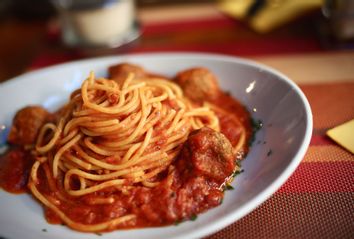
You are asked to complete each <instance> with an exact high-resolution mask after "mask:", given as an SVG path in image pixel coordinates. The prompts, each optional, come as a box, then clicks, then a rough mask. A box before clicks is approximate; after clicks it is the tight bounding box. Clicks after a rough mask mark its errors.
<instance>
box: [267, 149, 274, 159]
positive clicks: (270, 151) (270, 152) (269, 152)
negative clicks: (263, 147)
mask: <svg viewBox="0 0 354 239" xmlns="http://www.w3.org/2000/svg"><path fill="white" fill-rule="evenodd" d="M272 153H273V151H272V150H271V149H270V150H269V151H268V153H267V157H269V156H270V155H272Z"/></svg>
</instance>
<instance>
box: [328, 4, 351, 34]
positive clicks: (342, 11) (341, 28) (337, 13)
mask: <svg viewBox="0 0 354 239" xmlns="http://www.w3.org/2000/svg"><path fill="white" fill-rule="evenodd" d="M322 12H323V15H324V16H325V17H327V18H328V19H329V24H330V30H331V32H332V34H333V35H334V36H335V37H336V38H337V39H339V40H350V39H354V0H326V1H325V2H324V5H323V8H322Z"/></svg>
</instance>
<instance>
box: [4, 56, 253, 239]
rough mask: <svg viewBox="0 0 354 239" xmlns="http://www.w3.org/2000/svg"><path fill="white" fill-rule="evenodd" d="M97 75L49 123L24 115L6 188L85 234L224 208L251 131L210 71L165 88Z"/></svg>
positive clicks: (144, 79) (30, 112) (186, 74)
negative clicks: (31, 198)
mask: <svg viewBox="0 0 354 239" xmlns="http://www.w3.org/2000/svg"><path fill="white" fill-rule="evenodd" d="M109 72H110V74H109V78H108V79H106V78H96V77H95V75H94V73H92V72H91V73H90V75H89V76H88V78H87V79H86V80H85V81H84V82H83V83H82V85H81V88H80V89H78V90H75V91H74V92H73V93H72V94H71V96H70V98H69V101H68V102H67V103H66V104H65V105H64V106H63V107H62V108H61V109H59V110H58V111H57V112H56V113H54V114H51V113H49V112H47V111H46V110H45V109H43V108H41V107H39V106H28V107H25V108H24V109H21V110H20V111H18V112H17V114H16V116H15V118H14V122H13V126H12V128H11V130H10V134H9V137H8V141H9V142H10V143H12V144H13V146H14V147H13V148H11V150H10V151H9V153H8V154H6V155H5V156H1V158H0V187H2V188H4V189H6V190H7V191H9V192H20V191H21V190H22V191H24V190H25V189H26V186H27V187H28V188H29V189H30V192H31V193H32V195H33V196H34V197H35V198H36V199H38V200H39V201H40V202H41V203H42V204H43V205H44V208H45V216H46V219H47V220H48V222H50V223H55V224H59V223H63V224H66V225H67V226H69V227H70V228H72V229H74V230H78V231H83V232H104V231H111V230H115V229H122V228H136V227H151V226H161V225H169V224H172V223H174V222H179V221H182V220H188V219H190V218H194V217H195V215H197V214H199V213H201V212H204V211H206V210H208V209H210V208H213V207H216V206H218V205H220V203H221V202H222V199H223V196H224V190H225V188H227V184H228V183H230V182H231V180H232V178H233V176H234V175H236V174H237V173H235V172H237V171H238V170H239V167H238V165H237V163H236V160H241V159H243V158H244V156H245V154H246V153H247V152H248V144H247V142H248V141H249V139H250V137H251V134H252V129H251V126H250V117H249V114H248V112H247V111H246V110H245V108H244V107H243V106H242V105H241V104H240V103H238V102H237V101H236V100H235V99H233V98H232V97H231V96H230V95H228V94H225V93H224V92H222V91H221V90H220V89H219V88H218V82H217V78H216V77H215V76H214V75H213V74H212V73H211V72H210V71H209V70H208V69H206V68H192V69H188V70H186V71H183V72H180V73H178V74H177V75H176V77H175V79H173V80H167V79H165V78H163V77H159V76H156V75H153V74H149V73H146V72H145V71H144V69H142V68H141V67H139V66H135V65H132V64H127V63H123V64H119V65H116V66H112V67H110V68H109Z"/></svg>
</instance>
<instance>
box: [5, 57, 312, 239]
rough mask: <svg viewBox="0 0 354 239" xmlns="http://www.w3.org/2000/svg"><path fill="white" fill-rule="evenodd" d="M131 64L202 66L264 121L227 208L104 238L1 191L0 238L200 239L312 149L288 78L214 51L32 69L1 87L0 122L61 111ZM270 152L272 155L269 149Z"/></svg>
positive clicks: (248, 206)
mask: <svg viewBox="0 0 354 239" xmlns="http://www.w3.org/2000/svg"><path fill="white" fill-rule="evenodd" d="M122 61H128V62H132V63H135V64H139V65H141V66H143V67H145V68H146V69H148V70H149V71H151V72H156V73H160V74H163V75H167V76H173V75H174V74H175V73H176V72H178V71H180V70H183V69H186V68H190V67H193V66H204V67H207V68H209V69H210V70H212V71H213V72H214V73H215V74H216V75H217V76H218V78H219V79H220V84H221V87H222V88H223V89H224V90H227V91H229V92H231V93H232V95H233V96H235V97H237V99H239V100H240V101H241V102H242V103H243V104H244V105H245V106H246V107H247V108H248V109H249V110H250V111H251V112H252V116H253V117H254V118H255V119H260V120H262V122H263V128H262V129H261V130H260V131H259V132H258V133H257V137H256V141H255V142H254V144H253V147H252V148H251V151H250V153H249V154H248V156H247V158H246V159H245V160H244V161H243V162H242V168H243V169H244V173H242V174H240V175H239V176H237V177H236V180H235V181H234V182H233V186H234V188H235V189H234V190H231V191H227V192H226V195H225V199H224V201H223V203H222V205H221V206H219V207H217V208H214V209H211V210H209V211H208V212H206V213H203V214H201V215H199V216H198V219H197V220H196V221H189V222H185V223H181V224H179V225H177V226H174V225H172V226H167V227H159V228H147V229H134V230H119V231H114V232H111V233H104V234H102V236H101V237H98V235H96V234H91V233H80V232H76V231H72V230H70V229H68V228H67V227H64V226H60V225H50V224H48V223H47V222H46V220H45V219H44V215H43V211H42V208H41V206H40V205H39V203H37V202H36V201H35V200H33V199H32V198H31V197H30V196H29V195H12V194H8V193H6V192H4V191H2V190H0V238H1V237H2V238H9V239H23V238H27V239H40V238H51V239H59V238H63V239H64V238H65V239H75V238H85V239H90V238H95V239H97V238H105V239H106V238H107V239H108V238H112V239H113V238H114V239H119V238H140V239H144V238H154V239H158V238H196V237H202V236H205V235H208V234H211V233H213V232H216V231H217V230H220V229H222V228H224V227H226V226H227V225H229V224H231V223H233V222H235V221H236V220H238V219H240V218H241V217H243V216H245V215H246V214H247V213H249V212H251V211H252V210H253V209H255V208H256V207H257V206H259V205H260V204H261V203H262V202H264V201H265V200H266V199H267V198H269V197H270V196H271V195H272V194H273V193H274V192H275V191H276V190H277V189H278V188H279V187H280V186H281V185H282V184H283V183H284V182H285V181H286V180H287V179H288V178H289V176H290V175H291V174H292V173H293V172H294V170H295V169H296V167H297V166H298V164H299V163H300V161H301V160H302V158H303V156H304V154H305V152H306V149H307V147H308V145H309V142H310V138H311V132H312V115H311V109H310V106H309V104H308V101H307V99H306V98H305V96H304V94H303V93H302V92H301V91H300V89H299V88H298V87H297V86H296V85H295V84H294V83H293V82H292V81H291V80H289V79H288V78H287V77H286V76H284V75H282V74H281V73H279V72H276V71H275V70H272V69H270V68H269V67H266V66H263V65H259V64H257V63H255V62H252V61H249V60H243V59H239V58H234V57H227V56H221V55H210V54H185V53H179V54H175V53H163V54H137V55H124V56H113V57H106V58H96V59H89V60H84V61H77V62H72V63H67V64H62V65H57V66H53V67H49V68H45V69H42V70H38V71H33V72H30V73H28V74H25V75H22V76H19V77H16V78H14V79H12V80H10V81H7V82H5V83H2V84H0V112H1V115H0V124H6V125H10V124H11V120H12V117H13V115H14V113H15V112H16V111H17V110H18V109H20V108H21V107H23V106H26V105H29V104H42V105H44V106H45V107H46V108H48V109H51V110H54V109H57V108H58V107H59V106H60V105H61V104H62V103H63V102H65V101H66V100H67V98H68V96H69V94H70V92H72V91H73V90H74V89H76V88H78V87H79V86H80V83H81V82H82V81H83V80H84V78H85V77H86V76H87V75H88V73H89V72H90V71H91V70H94V71H95V72H96V74H97V75H99V76H105V75H106V69H107V66H109V65H112V64H115V63H118V62H122ZM270 151H271V152H272V153H271V154H270V155H269V152H270Z"/></svg>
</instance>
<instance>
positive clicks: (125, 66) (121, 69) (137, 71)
mask: <svg viewBox="0 0 354 239" xmlns="http://www.w3.org/2000/svg"><path fill="white" fill-rule="evenodd" d="M108 73H109V78H110V79H113V80H115V81H116V82H118V84H123V82H124V80H125V79H127V77H128V75H129V73H133V74H134V77H135V78H140V77H144V76H145V75H146V73H145V70H144V69H143V68H142V67H140V66H137V65H134V64H129V63H121V64H118V65H114V66H111V67H109V68H108Z"/></svg>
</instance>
